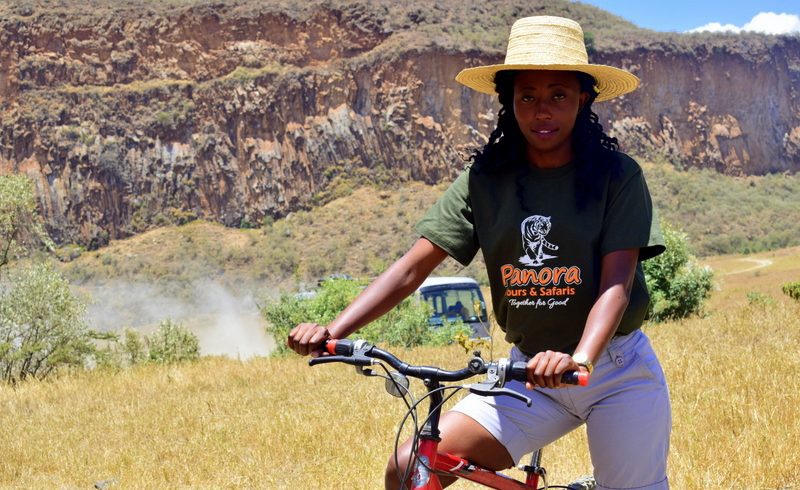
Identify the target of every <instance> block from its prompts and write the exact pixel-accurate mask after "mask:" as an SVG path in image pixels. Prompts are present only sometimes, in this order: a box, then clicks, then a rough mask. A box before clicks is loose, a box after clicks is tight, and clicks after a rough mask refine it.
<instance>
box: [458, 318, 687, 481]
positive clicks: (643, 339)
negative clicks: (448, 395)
mask: <svg viewBox="0 0 800 490" xmlns="http://www.w3.org/2000/svg"><path fill="white" fill-rule="evenodd" d="M511 358H512V359H514V360H515V361H523V360H526V359H527V358H526V357H525V355H524V354H522V353H521V352H520V351H519V350H518V349H517V348H516V347H515V348H513V349H512V350H511ZM506 387H507V388H510V389H512V390H517V391H519V392H522V393H524V394H525V395H526V396H528V397H529V398H530V399H531V400H532V401H533V403H532V405H531V406H530V407H526V406H525V404H524V403H522V402H520V401H518V400H515V399H513V398H510V397H507V396H500V397H483V396H479V395H472V394H470V395H467V396H466V397H465V398H464V399H463V400H461V401H460V402H459V403H458V404H457V405H456V406H455V407H454V408H453V410H456V411H458V412H461V413H464V414H465V415H467V416H469V417H471V418H473V419H475V420H476V421H477V422H478V423H479V424H481V425H482V426H483V427H485V428H486V430H488V431H489V432H490V433H491V434H492V435H493V436H494V437H495V438H496V439H497V440H498V441H500V443H501V444H503V445H504V446H505V447H506V449H507V450H508V452H509V454H510V455H511V457H512V458H514V461H516V462H519V461H520V459H521V458H522V457H523V456H524V455H526V454H528V453H531V452H533V451H535V450H536V449H540V448H542V447H544V446H546V445H548V444H550V443H551V442H553V441H555V440H556V439H558V438H559V437H561V436H563V435H564V434H566V433H568V432H570V431H572V430H573V429H575V428H577V427H579V426H580V425H581V424H584V423H585V424H586V432H587V435H588V439H589V451H590V453H591V457H592V464H593V465H594V477H595V480H597V488H598V489H666V488H669V484H668V482H667V472H666V469H667V468H666V467H667V453H668V451H669V436H670V430H671V427H672V415H671V410H670V404H669V392H668V390H667V383H666V380H665V379H664V373H663V371H662V370H661V365H660V364H659V362H658V359H657V358H656V355H655V353H654V352H653V349H652V348H651V347H650V342H649V340H648V339H647V336H646V335H645V334H644V333H642V332H641V330H636V331H635V332H633V333H631V334H629V335H625V336H621V337H614V338H613V339H612V340H611V342H610V343H609V346H608V348H607V349H606V351H605V352H604V353H603V355H602V356H601V357H600V359H598V360H597V363H596V365H595V370H594V372H593V373H592V377H591V382H590V384H589V386H586V387H577V386H576V387H570V388H559V389H548V388H536V389H535V390H533V391H528V390H527V389H525V385H524V384H523V383H519V382H516V381H514V382H511V383H508V384H507V385H506Z"/></svg>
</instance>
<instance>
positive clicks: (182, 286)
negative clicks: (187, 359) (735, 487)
mask: <svg viewBox="0 0 800 490" xmlns="http://www.w3.org/2000/svg"><path fill="white" fill-rule="evenodd" d="M644 168H645V173H646V174H647V178H648V183H649V186H650V189H651V192H652V194H653V199H654V201H655V203H656V206H657V208H658V211H659V213H660V215H661V217H662V219H664V220H666V221H667V222H669V223H671V224H672V225H673V227H675V228H679V229H682V230H683V231H685V232H686V233H687V234H688V235H689V244H690V246H691V247H692V249H693V252H694V253H695V254H697V255H699V256H709V255H718V254H726V253H752V252H759V251H764V250H770V249H776V248H781V247H791V246H796V245H800V219H798V218H800V215H798V211H797V210H798V209H800V176H797V175H768V176H763V177H756V176H753V177H747V178H737V177H729V176H724V175H720V174H717V173H715V172H712V171H696V170H692V171H677V170H674V169H673V168H672V167H669V166H666V165H655V164H646V165H644ZM445 188H446V184H442V185H440V186H433V187H431V186H426V185H423V184H419V183H409V184H406V185H404V186H401V187H398V188H393V189H376V188H374V187H369V186H367V187H361V188H358V189H354V188H353V187H350V186H348V185H347V183H346V182H343V183H340V188H339V190H338V195H340V196H342V197H339V198H337V199H334V200H332V201H331V202H330V203H328V204H326V205H324V206H320V207H317V208H314V209H311V210H308V211H300V212H297V213H292V214H291V215H289V216H288V217H287V218H285V219H280V220H277V221H272V220H267V222H265V223H261V224H259V227H258V228H252V229H231V228H225V227H223V226H221V225H217V224H213V223H208V222H203V221H195V222H191V223H188V224H186V225H183V226H167V227H163V228H159V229H156V230H153V231H150V232H147V233H144V234H141V235H139V236H136V237H133V238H130V239H127V240H119V241H114V242H112V243H111V245H109V246H108V247H105V248H103V249H100V250H96V251H92V252H85V253H82V254H80V255H79V256H78V257H77V258H76V259H75V260H73V261H72V262H69V263H66V264H65V265H64V271H65V273H66V274H67V276H68V277H69V278H70V279H71V280H72V281H73V282H74V283H76V284H78V285H92V284H94V285H103V284H104V283H106V282H109V281H118V280H123V281H130V282H146V283H151V284H155V285H157V286H159V287H161V288H162V289H164V290H165V291H166V292H168V293H169V294H173V295H176V296H179V297H180V296H183V297H187V296H189V295H190V294H191V289H192V287H193V285H194V284H196V283H197V282H201V281H208V280H211V281H215V282H217V283H219V284H221V285H224V286H225V287H227V288H229V289H231V290H234V291H239V292H242V291H258V292H259V294H262V295H263V294H267V295H274V294H275V293H276V292H278V291H279V290H283V291H288V290H295V289H298V288H300V289H302V288H312V287H314V286H315V285H316V282H317V280H318V279H320V278H322V277H325V276H327V275H329V274H337V273H346V274H349V275H351V276H354V277H360V278H370V277H374V276H376V275H377V274H379V273H380V272H382V271H383V270H384V269H385V268H386V267H387V266H388V265H389V264H390V263H392V261H394V260H395V259H397V258H398V257H399V256H400V255H401V254H402V253H403V252H405V251H406V250H407V249H408V248H409V246H410V245H411V244H412V243H413V242H414V240H415V239H416V238H417V234H416V232H415V231H414V224H415V223H416V222H417V220H419V218H420V217H421V216H422V214H423V213H424V212H425V210H426V209H428V208H429V207H430V206H431V205H432V204H433V203H434V202H435V200H436V199H437V198H438V196H439V195H441V193H442V192H443V191H444V189H445ZM250 226H254V225H250ZM70 253H71V254H73V256H74V255H77V254H79V253H80V251H79V250H76V249H74V248H68V249H63V250H62V251H61V254H62V255H63V256H65V259H68V258H69V257H67V256H68V255H69V254H70ZM437 273H438V274H456V273H458V274H464V275H471V276H473V277H476V278H477V279H478V280H480V281H484V280H485V272H484V271H483V266H482V260H481V258H480V256H479V257H478V258H476V260H475V262H474V263H473V264H471V265H470V266H469V267H467V268H463V267H462V266H461V265H460V264H458V263H456V262H455V261H452V260H448V261H446V262H445V263H444V264H443V265H442V266H441V268H440V270H438V271H437Z"/></svg>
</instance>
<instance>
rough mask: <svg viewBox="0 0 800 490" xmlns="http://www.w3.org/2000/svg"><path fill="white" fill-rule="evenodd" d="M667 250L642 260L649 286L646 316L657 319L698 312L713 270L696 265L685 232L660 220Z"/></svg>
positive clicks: (663, 319) (671, 318)
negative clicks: (648, 305)
mask: <svg viewBox="0 0 800 490" xmlns="http://www.w3.org/2000/svg"><path fill="white" fill-rule="evenodd" d="M662 230H663V232H664V241H665V244H666V247H667V249H666V251H665V252H664V253H662V254H661V255H659V256H657V257H655V258H652V259H650V260H647V261H645V262H644V263H643V267H644V273H645V278H646V280H647V285H648V287H649V289H650V296H651V302H650V311H649V314H648V316H649V318H650V319H652V320H654V321H657V322H660V321H665V320H674V319H679V318H686V317H688V316H691V315H694V314H697V313H699V312H700V311H701V309H702V307H703V302H704V301H705V300H706V299H707V298H708V296H709V294H710V293H711V288H712V286H713V284H712V277H713V273H712V271H711V269H710V268H708V267H700V266H698V265H697V262H696V261H695V259H694V257H693V256H692V255H691V254H690V253H689V245H688V243H687V237H686V234H684V233H682V232H680V231H677V230H674V229H672V228H671V227H670V226H668V225H667V224H662Z"/></svg>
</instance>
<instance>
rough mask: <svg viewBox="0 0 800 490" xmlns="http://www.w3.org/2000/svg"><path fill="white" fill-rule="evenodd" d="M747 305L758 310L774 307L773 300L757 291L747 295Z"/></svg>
mask: <svg viewBox="0 0 800 490" xmlns="http://www.w3.org/2000/svg"><path fill="white" fill-rule="evenodd" d="M747 304H748V305H750V306H755V307H758V308H766V307H768V306H775V300H774V299H772V298H770V297H769V296H767V295H766V294H764V293H761V292H759V291H750V292H748V293H747Z"/></svg>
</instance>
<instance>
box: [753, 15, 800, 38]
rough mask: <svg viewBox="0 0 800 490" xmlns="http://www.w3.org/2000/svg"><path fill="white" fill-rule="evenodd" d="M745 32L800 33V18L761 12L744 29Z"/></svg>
mask: <svg viewBox="0 0 800 490" xmlns="http://www.w3.org/2000/svg"><path fill="white" fill-rule="evenodd" d="M742 30H744V31H757V32H763V33H766V34H790V33H793V32H800V17H799V16H797V15H792V14H776V13H773V12H761V13H760V14H758V15H756V16H755V17H753V20H751V21H750V22H748V23H747V24H745V25H744V26H743V27H742Z"/></svg>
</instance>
